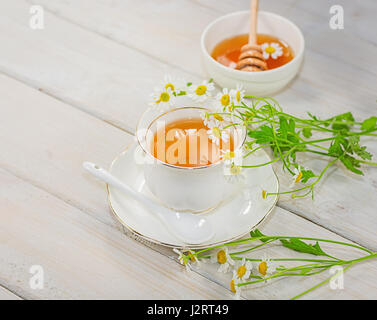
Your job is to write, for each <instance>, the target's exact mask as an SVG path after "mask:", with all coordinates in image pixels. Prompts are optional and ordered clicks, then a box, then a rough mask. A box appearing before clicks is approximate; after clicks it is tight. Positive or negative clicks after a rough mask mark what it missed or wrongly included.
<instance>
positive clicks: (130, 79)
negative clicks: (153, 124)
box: [0, 1, 377, 249]
mask: <svg viewBox="0 0 377 320" xmlns="http://www.w3.org/2000/svg"><path fill="white" fill-rule="evenodd" d="M67 3H68V4H70V5H71V6H67V5H66V4H65V3H63V2H56V1H55V2H54V1H49V2H48V3H47V2H46V3H43V5H44V6H45V7H46V8H48V10H52V11H54V12H55V13H54V15H52V14H49V13H46V29H45V30H43V31H40V32H39V31H32V30H30V29H28V27H27V26H25V23H24V22H25V19H26V18H27V16H26V15H27V13H26V12H27V10H26V8H27V6H26V5H25V4H24V3H23V2H16V1H14V2H11V3H10V2H8V3H6V4H4V3H2V4H0V5H3V9H4V10H5V9H6V11H7V13H8V17H9V18H3V20H2V21H3V24H4V25H3V26H4V28H1V29H0V37H1V38H2V39H3V43H5V44H6V45H4V48H3V49H2V58H1V69H2V70H4V71H5V72H7V73H9V74H11V75H13V76H16V77H18V78H20V79H22V80H23V81H25V82H27V83H29V84H31V85H33V86H36V87H41V88H42V89H43V90H44V91H46V92H48V93H49V94H52V95H54V96H57V97H59V99H62V100H65V101H68V102H70V103H72V104H74V105H75V106H78V107H79V108H81V109H83V110H85V111H87V112H90V113H91V114H93V115H95V116H97V117H99V118H101V119H104V120H105V121H109V122H112V123H114V124H116V125H119V126H121V127H123V128H127V129H128V130H130V131H132V129H133V128H134V127H135V124H136V121H137V118H138V116H139V115H140V114H141V112H142V111H143V110H144V109H145V107H146V92H149V91H150V90H151V88H152V86H153V84H155V83H156V82H158V79H159V78H160V76H161V75H162V74H163V70H169V67H168V66H166V65H164V64H163V63H161V62H159V61H157V60H156V59H153V58H151V57H150V55H151V54H159V56H157V59H160V60H161V59H162V60H166V59H167V60H169V59H170V60H169V61H173V63H175V62H174V61H175V60H174V58H173V57H176V56H180V57H181V58H182V61H185V63H183V64H180V66H181V67H182V68H186V69H190V70H196V69H195V65H196V62H198V61H199V56H198V51H197V47H195V46H197V45H198V39H199V38H198V37H199V35H200V32H201V28H202V25H204V24H206V23H208V22H209V21H210V20H212V19H213V18H214V15H218V12H217V11H213V10H212V11H211V10H208V8H207V9H206V8H205V7H199V9H198V8H197V5H195V4H194V3H191V2H188V3H186V2H184V3H185V7H184V10H182V12H181V10H178V8H177V7H176V4H175V2H169V3H168V5H167V7H166V8H167V9H166V11H165V10H162V11H161V10H160V11H161V12H160V11H158V10H159V9H158V8H159V7H158V6H157V5H156V6H154V5H152V6H151V7H150V9H149V10H145V7H144V5H145V4H144V3H140V4H137V5H134V6H131V5H129V6H128V7H127V6H125V5H124V4H123V2H111V4H112V5H113V6H110V2H106V1H105V2H101V3H100V4H98V3H95V4H94V3H91V6H89V5H88V4H89V2H85V1H78V2H75V4H73V3H70V2H67ZM78 8H79V9H80V10H79V9H78ZM127 8H128V9H127ZM126 9H127V10H126ZM83 11H85V12H86V13H87V14H85V15H81V14H78V12H83ZM173 11H174V12H177V15H175V16H174V15H172V14H171V12H173ZM288 11H289V10H287V12H288ZM129 12H131V13H129ZM141 12H144V15H143V16H141V15H140V13H141ZM183 12H184V14H183ZM190 12H191V15H194V14H195V16H196V17H197V19H198V21H200V23H197V22H195V24H192V25H190V26H191V27H190V28H187V24H185V25H183V24H181V23H180V21H181V18H182V17H181V15H185V16H189V13H190ZM157 13H158V16H159V19H160V18H161V20H162V21H164V23H165V28H166V31H165V33H166V32H167V29H171V30H173V31H172V32H173V35H172V36H171V37H165V38H163V37H161V38H158V37H159V34H160V33H161V34H164V32H163V31H161V32H160V31H159V29H158V27H159V25H158V24H156V26H155V25H154V24H153V26H155V27H156V29H155V30H156V33H155V34H153V33H148V32H146V33H145V34H144V36H142V34H141V32H144V31H142V29H140V30H139V28H137V27H135V26H139V24H141V23H145V18H144V17H145V14H149V15H151V16H156V15H157ZM128 14H129V15H130V17H129V16H128ZM55 15H60V16H62V17H63V18H64V19H70V20H72V21H74V23H76V24H81V25H82V26H84V27H85V28H88V29H90V28H91V29H93V30H94V31H96V32H101V33H102V34H103V35H104V36H106V37H107V38H109V37H110V38H111V39H115V40H116V41H118V42H120V43H122V44H127V45H129V44H131V45H132V46H134V47H137V50H146V47H141V45H142V44H143V43H144V44H148V43H149V41H147V40H148V39H149V38H148V37H149V36H151V37H152V36H153V37H154V39H159V41H160V44H157V43H155V44H154V46H153V48H154V49H153V50H155V48H156V47H155V46H157V48H159V50H161V49H163V48H172V47H176V46H175V42H174V41H176V42H177V41H179V40H178V39H179V36H178V35H180V36H181V37H182V35H186V36H187V37H188V38H190V39H191V41H190V46H189V45H187V44H186V43H185V42H182V43H181V42H179V43H180V46H179V52H178V53H177V52H176V51H172V50H170V49H169V50H162V51H161V52H160V53H157V52H155V51H149V53H148V55H142V54H140V52H137V51H135V50H131V49H129V48H127V47H125V46H124V45H120V44H116V43H114V42H112V41H110V40H108V39H106V38H104V37H99V36H97V35H95V34H93V33H92V32H88V31H86V30H83V29H82V28H80V27H77V26H75V25H72V24H70V23H67V21H62V20H61V19H58V18H56V16H55ZM307 15H309V14H307ZM295 16H296V18H298V19H302V21H304V20H305V19H304V18H305V12H304V14H303V16H301V15H298V13H296V14H295ZM80 17H81V18H80ZM126 17H127V19H126ZM162 17H163V18H162ZM169 17H170V18H169ZM79 18H80V19H81V20H78V19H79ZM128 18H130V19H133V20H128ZM307 18H308V16H307ZM4 19H5V20H4ZM147 20H148V19H147ZM124 21H129V25H130V26H134V28H135V29H132V32H131V33H127V32H125V29H127V26H128V24H123V23H124ZM182 21H184V20H182ZM195 21H196V20H195ZM305 21H311V23H313V20H310V19H308V20H305ZM0 23H1V22H0ZM186 23H188V22H187V21H186ZM5 25H7V26H11V28H9V27H8V28H5ZM307 27H309V26H307ZM146 28H147V26H146ZM149 28H151V27H149ZM187 29H189V30H190V32H188V31H187ZM2 30H3V31H2ZM9 30H11V32H10V31H9ZM138 30H139V31H138ZM147 30H149V29H147ZM177 30H178V31H177ZM185 30H186V31H185ZM157 31H158V32H157ZM138 32H139V33H138ZM175 32H177V34H175ZM65 34H70V37H64V35H65ZM131 34H132V35H133V37H131ZM175 37H177V38H176V39H175ZM82 39H85V46H83V45H80V44H81V43H82ZM135 39H138V40H137V42H132V41H136V40H135ZM169 39H170V40H169ZM174 39H175V40H174ZM131 40H132V41H131ZM173 40H174V41H173ZM308 40H310V41H311V38H309V39H308ZM169 41H170V42H169ZM347 41H348V40H347ZM20 43H23V44H24V46H25V48H26V47H27V50H28V55H24V54H23V50H19V46H20ZM363 45H365V46H368V45H367V44H363ZM138 46H139V47H138ZM336 46H337V47H338V48H339V46H340V44H339V42H337V43H336ZM319 47H321V46H319ZM195 48H196V49H195ZM368 48H369V47H368ZM368 48H367V49H368ZM324 49H325V48H324ZM369 49H370V48H369ZM25 50H26V49H25ZM190 50H192V51H190ZM375 50H376V48H372V52H375ZM348 51H350V50H347V52H348ZM367 51H368V50H367ZM195 52H196V53H195ZM368 52H370V51H368ZM181 53H182V54H181ZM186 54H187V56H185V55H186ZM109 57H111V59H109ZM368 57H369V55H366V58H368ZM363 61H368V59H363ZM136 62H138V63H136ZM78 65H79V66H80V68H77V66H78ZM198 66H199V64H198ZM52 70H53V72H52ZM169 71H170V72H173V73H175V71H177V73H178V75H185V76H186V77H187V76H190V75H189V74H187V73H184V72H181V71H180V70H178V69H174V68H170V70H169ZM198 75H199V73H198ZM193 78H194V80H195V77H194V76H193ZM375 80H376V79H375V76H374V75H372V74H371V73H365V72H362V71H360V70H359V71H358V70H357V69H355V67H354V66H352V65H346V64H344V63H342V64H339V63H338V62H337V61H336V60H335V59H333V58H331V57H328V56H325V55H321V54H318V53H316V52H314V51H310V50H308V52H307V59H306V62H305V65H304V68H303V70H302V72H301V74H300V76H299V77H298V79H296V81H294V83H293V84H292V85H291V86H290V88H289V90H286V91H284V92H282V93H280V94H279V95H277V98H278V100H279V101H280V102H281V104H282V106H283V107H284V108H285V110H287V111H288V112H291V113H294V114H298V115H302V114H304V113H305V112H306V111H308V110H310V111H312V112H314V113H316V114H319V115H320V116H329V115H330V114H331V115H332V114H334V113H338V112H344V111H348V110H352V111H354V113H355V115H356V116H357V117H358V118H360V117H367V116H369V115H371V114H373V113H375V110H376V106H375V101H374V98H373V97H374V92H375V83H376V81H375ZM349 87H352V90H345V89H344V88H349ZM77 88H80V89H77ZM359 101H362V103H360V102H359ZM25 107H26V106H25ZM26 108H27V107H26ZM13 116H15V114H13ZM62 130H63V129H62ZM96 132H98V131H97V130H96ZM14 139H16V138H14ZM99 141H100V139H99ZM117 141H119V142H120V141H121V140H119V139H118V140H117ZM102 143H103V141H102ZM120 145H121V143H119V144H118V146H120ZM105 147H107V148H110V147H109V146H105ZM115 150H116V148H113V149H112V154H113V153H114V152H115ZM371 150H372V152H373V153H374V154H377V152H376V151H377V147H376V143H373V144H371ZM104 154H106V155H107V154H111V152H110V153H105V152H103V153H101V157H102V156H104ZM87 155H90V153H88V154H87ZM17 159H20V158H19V157H18V156H16V157H15V161H17ZM107 161H109V159H108V160H107ZM323 165H324V164H323V162H321V161H318V162H315V163H313V164H312V166H313V167H314V168H318V169H319V168H320V167H321V166H323ZM345 177H346V178H345ZM376 180H377V173H376V171H375V170H373V169H369V170H367V171H366V176H365V177H362V178H360V177H356V176H354V175H348V174H347V175H346V176H344V175H343V172H342V171H337V172H336V173H334V174H332V176H330V177H329V178H328V179H327V181H326V184H325V185H324V186H322V187H321V189H320V190H319V192H318V193H317V197H316V198H317V200H316V201H315V202H312V201H311V200H309V199H308V200H301V199H300V200H294V201H293V200H290V199H284V198H283V199H282V200H281V201H280V202H279V205H281V206H283V207H284V208H286V209H289V210H291V211H293V212H296V213H298V214H301V215H304V216H305V217H307V218H308V219H311V220H313V221H315V222H317V223H319V224H321V225H324V226H326V227H327V228H330V229H332V230H333V231H336V232H338V233H341V234H342V235H344V236H345V237H347V238H350V239H353V240H355V241H358V242H360V243H362V244H364V245H366V246H369V247H370V248H374V249H375V248H377V239H376V236H375V229H376V225H377V218H376V217H375V214H374V213H375V209H374V206H375V205H374V203H373V201H365V199H368V198H369V197H373V195H374V194H375V192H376V190H377V185H376V183H375V181H376ZM282 184H283V185H289V184H290V183H288V182H287V180H286V178H282ZM351 185H352V186H356V187H355V188H354V187H352V188H350V186H351ZM79 190H82V189H79ZM96 199H101V198H96ZM102 199H103V198H102ZM360 199H361V200H362V202H361V201H360ZM97 204H98V203H97ZM88 205H90V204H88ZM96 208H97V206H96ZM92 210H95V209H94V208H93V209H92ZM351 226H352V227H351Z"/></svg>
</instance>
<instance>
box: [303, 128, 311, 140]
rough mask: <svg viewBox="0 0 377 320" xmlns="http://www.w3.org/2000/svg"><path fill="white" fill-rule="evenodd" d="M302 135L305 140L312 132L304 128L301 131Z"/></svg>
mask: <svg viewBox="0 0 377 320" xmlns="http://www.w3.org/2000/svg"><path fill="white" fill-rule="evenodd" d="M302 135H303V136H304V137H305V138H310V137H311V136H312V130H311V129H310V128H304V129H303V130H302Z"/></svg>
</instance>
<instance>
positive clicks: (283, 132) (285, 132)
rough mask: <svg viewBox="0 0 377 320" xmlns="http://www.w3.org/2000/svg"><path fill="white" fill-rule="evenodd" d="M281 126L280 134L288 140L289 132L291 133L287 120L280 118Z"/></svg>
mask: <svg viewBox="0 0 377 320" xmlns="http://www.w3.org/2000/svg"><path fill="white" fill-rule="evenodd" d="M279 125H280V127H279V132H280V135H281V137H282V138H283V139H285V140H287V136H288V132H289V131H290V130H289V125H288V120H287V118H285V117H280V118H279Z"/></svg>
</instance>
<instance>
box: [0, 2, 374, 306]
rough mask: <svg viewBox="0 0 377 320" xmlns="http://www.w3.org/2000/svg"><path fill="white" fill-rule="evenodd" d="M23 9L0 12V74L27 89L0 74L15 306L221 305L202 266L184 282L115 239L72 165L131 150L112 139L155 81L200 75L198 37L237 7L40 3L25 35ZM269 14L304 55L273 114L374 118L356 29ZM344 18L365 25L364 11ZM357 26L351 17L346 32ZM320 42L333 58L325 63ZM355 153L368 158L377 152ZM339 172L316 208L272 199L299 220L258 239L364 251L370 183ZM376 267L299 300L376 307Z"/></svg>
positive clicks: (298, 13)
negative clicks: (304, 45)
mask: <svg viewBox="0 0 377 320" xmlns="http://www.w3.org/2000/svg"><path fill="white" fill-rule="evenodd" d="M32 3H34V2H33V1H23V0H17V1H2V2H1V3H0V9H1V10H2V11H3V12H6V13H7V14H6V15H3V16H2V17H1V18H0V39H1V41H2V44H3V45H2V53H1V55H0V71H1V72H3V73H5V74H7V75H9V76H11V77H14V78H17V79H19V80H20V81H22V82H23V83H24V84H27V86H26V85H24V84H22V83H20V82H18V81H15V80H13V79H11V78H9V77H7V76H4V75H1V76H0V94H1V97H2V100H1V107H0V116H1V119H2V121H1V123H0V145H1V147H2V149H3V150H6V152H2V153H0V167H1V168H3V169H1V171H0V176H1V179H0V189H1V192H0V201H1V203H0V208H1V209H2V210H1V215H2V216H4V219H2V221H3V223H1V224H0V228H1V229H2V232H1V233H0V234H1V236H0V237H1V239H2V240H4V241H2V243H4V246H3V245H2V247H1V248H2V249H1V250H2V251H1V253H2V255H1V259H2V260H0V261H1V263H0V284H2V285H4V286H5V287H7V288H9V289H10V290H11V291H12V292H16V293H17V294H19V295H20V296H22V297H25V298H82V297H84V298H101V297H105V298H153V297H157V298H159V297H164V298H216V299H217V298H228V297H230V295H229V290H228V287H229V286H228V284H229V276H222V275H219V274H217V273H216V272H213V268H214V266H212V265H205V266H203V268H202V269H199V270H196V271H195V273H193V274H192V275H187V274H186V273H185V272H184V269H183V268H180V267H179V265H178V264H177V263H176V262H173V261H172V260H171V259H169V258H167V257H166V256H169V257H172V253H171V251H170V250H168V249H166V248H162V247H158V246H152V248H153V250H151V249H149V248H146V247H145V246H142V245H141V244H139V243H137V242H135V241H133V240H130V239H129V238H127V237H124V236H123V235H122V233H121V230H122V227H121V226H120V225H119V224H118V223H117V222H116V221H115V220H114V219H113V218H112V217H111V215H110V214H109V211H108V208H107V203H106V193H105V192H104V188H103V185H102V184H101V183H99V182H98V181H96V180H95V179H93V178H92V177H89V176H88V175H86V174H85V173H83V171H82V169H81V163H82V161H84V160H91V161H94V162H97V163H99V164H101V165H103V166H105V167H106V166H108V165H109V164H110V162H111V160H112V159H113V158H114V157H115V155H116V154H118V153H119V152H120V151H121V150H122V149H123V148H124V147H125V146H126V145H127V144H129V143H130V142H132V141H133V138H132V136H131V135H129V134H127V133H126V132H124V131H123V130H126V131H128V132H130V133H132V132H133V130H134V128H135V124H136V121H137V119H138V117H139V115H140V114H141V113H142V111H143V110H145V108H146V103H147V101H146V97H147V95H148V94H149V92H150V91H151V89H152V88H153V86H154V85H155V84H156V83H158V81H159V80H160V79H161V78H162V76H163V74H164V73H170V74H174V75H178V76H184V77H185V78H189V79H190V80H193V81H195V80H198V79H200V78H201V77H202V76H203V71H202V69H201V65H200V55H199V51H198V48H199V42H198V40H199V37H200V33H201V31H202V29H203V27H204V26H205V25H206V24H207V23H209V22H210V21H211V20H213V19H214V18H215V17H217V16H219V15H221V14H223V13H224V12H226V11H227V10H228V9H227V6H229V5H231V6H233V5H234V8H235V9H237V8H242V5H243V4H242V2H232V3H230V2H222V4H221V5H220V6H216V8H214V7H212V6H213V3H211V2H205V3H204V1H201V2H200V3H199V2H196V1H182V2H179V4H178V2H176V1H160V0H159V1H153V2H137V3H135V2H134V1H132V2H131V1H129V2H127V1H108V0H104V1H101V2H95V3H94V2H93V1H84V0H78V1H74V2H73V1H71V0H67V1H64V2H62V1H55V0H51V1H43V0H42V1H40V2H39V3H40V4H42V5H43V6H44V8H45V9H46V16H45V23H46V28H45V29H44V30H40V31H35V30H31V29H30V28H29V26H28V20H29V17H30V16H29V8H30V5H31V4H32ZM265 3H266V6H269V4H267V2H265ZM345 3H346V4H347V5H350V3H351V2H350V1H348V2H345ZM146 8H148V10H146ZM262 8H263V7H262ZM271 8H283V9H284V11H282V13H283V12H284V15H287V16H288V17H290V18H292V20H294V21H295V22H296V23H298V24H299V25H300V27H301V28H303V30H304V32H305V36H306V39H307V41H308V42H309V43H310V44H311V45H309V46H308V50H307V54H306V61H305V65H304V67H303V70H302V72H301V74H300V76H299V77H298V79H296V80H295V81H294V82H293V83H292V85H291V86H290V87H289V88H288V90H286V91H284V92H282V93H280V94H279V95H277V98H278V100H279V101H281V102H282V105H283V107H284V108H285V109H286V110H287V111H289V112H293V113H295V114H299V115H302V114H304V112H305V111H307V110H311V111H313V112H314V113H317V114H319V115H321V116H329V115H330V114H329V113H331V114H334V113H336V112H342V111H344V110H347V111H348V110H352V111H353V112H354V113H355V115H356V116H357V117H358V118H360V117H366V116H369V115H371V114H375V111H376V110H377V108H376V105H375V92H376V90H375V89H376V81H375V80H376V69H375V65H374V64H373V65H371V64H370V62H371V61H372V60H371V59H372V57H374V55H375V54H376V47H375V45H374V44H373V39H372V40H368V39H366V38H368V37H362V36H361V35H360V34H361V33H362V31H363V28H359V29H357V28H356V29H355V28H353V31H352V32H348V31H347V30H344V32H343V33H342V34H340V36H338V35H337V34H336V35H335V34H332V33H331V32H329V30H328V28H325V25H326V19H325V16H324V14H323V12H322V11H321V12H318V11H316V10H317V9H316V8H314V5H313V6H310V7H308V6H307V5H301V3H300V5H297V6H296V2H293V1H284V2H283V1H280V2H278V1H273V2H271ZM352 8H353V9H352V10H353V11H352V12H353V13H355V14H356V13H357V12H361V16H363V15H364V14H365V7H362V9H360V10H361V11H358V10H359V9H358V7H356V6H352ZM83 12H85V14H82V13H83ZM347 14H348V13H347ZM321 15H323V17H321V18H319V17H318V16H321ZM193 16H195V20H193V19H192V17H193ZM367 16H368V14H367ZM314 18H318V19H319V21H321V23H323V24H324V25H321V27H319V28H316V29H313V27H314V26H318V21H317V20H315V19H314ZM145 21H150V24H146V23H145ZM357 21H358V20H357V16H355V18H354V20H351V23H356V22H357ZM374 21H375V20H373V21H372V20H371V19H369V20H368V25H373V23H375V22H374ZM68 35H69V36H68ZM359 38H361V39H359ZM351 41H356V43H357V44H358V48H359V49H360V50H361V51H362V52H363V59H362V62H361V63H360V68H358V67H357V66H355V64H354V63H353V62H352V60H353V59H354V58H355V57H356V56H357V53H356V52H355V51H352V50H350V48H351V46H350V44H351ZM177 43H179V46H178V45H177ZM324 43H327V44H328V45H333V46H334V48H336V49H337V50H338V51H336V50H335V51H334V52H332V51H331V52H330V53H327V51H326V52H325V50H327V47H328V46H324ZM342 48H346V50H343V51H341V52H342V57H341V58H339V59H338V58H337V54H336V52H339V50H341V49H342ZM25 52H27V54H25ZM325 53H326V54H325ZM373 59H374V58H373ZM373 61H374V60H373ZM28 86H30V87H33V88H35V89H39V90H40V91H41V92H38V91H37V90H35V89H33V88H30V87H28ZM348 88H352V90H348ZM51 96H52V97H51ZM360 101H362V103H360ZM110 124H112V125H110ZM117 127H119V128H121V129H123V130H120V129H118V128H117ZM366 143H369V144H370V146H371V149H372V150H373V151H374V153H375V154H377V152H376V151H377V146H376V144H375V143H370V142H366ZM306 161H307V164H308V166H309V165H310V166H312V167H314V168H320V166H321V165H323V161H321V160H320V159H316V160H315V161H310V160H306ZM341 170H342V169H340V170H337V171H333V172H332V173H331V174H330V175H329V176H328V178H327V181H326V184H325V185H323V186H322V187H321V189H320V190H319V192H318V193H317V197H316V201H315V202H312V201H311V200H305V201H302V200H300V201H297V200H296V201H293V200H290V199H282V200H281V201H280V203H279V205H280V206H281V207H283V208H286V209H288V210H290V211H292V212H294V213H296V214H298V215H302V216H304V217H305V219H303V218H300V217H298V216H297V215H294V214H291V213H290V212H287V211H286V210H284V209H281V208H278V209H277V210H276V211H275V213H274V215H273V216H272V217H271V219H269V221H268V224H266V225H265V227H264V228H263V231H265V232H268V233H271V234H281V233H283V232H284V233H286V234H289V235H297V234H304V235H311V236H323V237H330V238H337V239H343V238H341V237H339V236H337V235H335V234H333V233H331V232H329V231H328V230H325V229H324V228H321V227H319V226H316V225H314V224H313V223H311V222H309V221H308V220H306V219H310V220H313V221H315V222H316V223H318V224H320V225H322V226H324V227H325V228H327V229H331V230H334V231H335V232H337V233H339V234H341V235H343V236H345V237H346V238H349V239H352V240H354V241H357V242H359V243H362V244H364V245H366V246H368V247H369V248H372V249H376V248H377V237H376V233H375V230H376V226H377V217H376V216H375V202H374V201H373V200H370V199H373V198H374V195H375V193H376V190H377V183H376V181H377V173H376V172H375V170H367V171H366V173H367V174H366V176H365V177H355V176H351V175H349V176H348V174H346V176H345V175H344V173H343V172H342V171H341ZM282 179H283V180H282V182H283V185H284V184H287V183H288V180H287V178H286V177H282ZM350 185H351V186H352V187H350ZM3 208H5V209H6V210H5V211H4V210H3ZM5 221H6V223H7V224H5ZM25 222H27V223H25ZM8 224H9V225H8ZM10 239H14V241H13V242H12V241H10ZM46 239H48V240H49V241H46ZM159 252H160V253H162V254H163V255H161V254H160V253H159ZM334 252H335V253H336V254H346V255H347V254H348V253H345V252H337V251H334ZM335 253H334V254H335ZM280 254H283V251H281V248H279V249H274V248H273V249H271V255H275V256H276V255H280ZM36 260H38V261H37V262H35V261H36ZM35 263H39V264H42V265H44V266H46V268H47V270H48V273H47V284H46V289H45V290H42V291H37V292H36V291H35V290H31V289H30V287H29V286H28V282H27V281H28V279H29V278H28V277H29V276H30V274H28V273H27V270H28V267H30V265H31V264H35ZM375 268H376V267H375V263H374V264H373V263H364V264H362V265H360V266H356V267H355V268H354V269H351V270H349V272H348V273H347V276H346V285H345V289H344V290H342V291H339V292H334V291H333V290H330V288H329V287H328V286H326V287H323V288H322V289H319V290H317V291H315V292H314V293H312V294H311V295H308V296H307V298H323V297H326V298H329V299H331V298H344V299H345V298H353V299H357V298H376V292H377V290H376V287H375V285H374V283H375V282H376V281H375V279H374V277H375V274H377V273H376V270H375ZM171 270H173V272H174V274H173V275H171V274H170V273H169V272H168V271H171ZM160 275H161V276H160ZM365 275H368V278H365ZM323 276H325V275H322V276H321V277H323ZM321 277H320V278H315V279H309V280H307V279H306V280H304V279H297V278H296V279H287V280H284V281H277V282H276V283H275V282H274V283H272V284H271V285H269V286H266V287H261V288H258V289H255V290H254V289H250V290H247V291H245V292H244V293H243V296H244V297H245V298H251V299H258V298H263V299H276V298H289V297H290V296H292V295H294V294H296V293H298V292H299V291H302V290H304V289H305V288H308V287H310V286H311V285H314V284H315V283H316V282H317V280H319V279H323V278H321ZM156 278H158V279H156ZM206 278H208V279H209V280H207V279H206ZM149 281H152V282H151V283H149ZM318 282H319V281H318ZM224 288H225V289H224ZM0 289H1V287H0ZM130 290H131V292H130ZM1 291H4V290H0V297H2V294H4V292H3V293H1ZM5 292H7V291H5Z"/></svg>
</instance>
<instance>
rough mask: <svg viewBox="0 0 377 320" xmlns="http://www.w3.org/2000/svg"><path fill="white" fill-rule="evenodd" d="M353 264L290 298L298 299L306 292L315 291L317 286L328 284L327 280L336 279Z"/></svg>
mask: <svg viewBox="0 0 377 320" xmlns="http://www.w3.org/2000/svg"><path fill="white" fill-rule="evenodd" d="M352 265H353V263H350V264H349V265H348V266H347V267H346V268H344V270H341V271H340V272H338V273H336V274H334V275H333V276H331V277H330V278H328V279H326V280H324V281H322V282H320V283H318V284H317V285H315V286H314V287H312V288H310V289H308V290H306V291H304V292H302V293H300V294H298V295H297V296H294V297H293V298H291V299H290V300H296V299H298V298H301V297H302V296H303V295H305V294H307V293H309V292H311V291H313V290H314V289H317V288H319V287H321V286H323V285H324V284H326V283H327V282H330V281H331V280H332V279H335V278H336V277H338V276H339V275H340V274H341V273H343V272H345V271H346V270H347V269H349V268H350V267H351V266H352Z"/></svg>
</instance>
